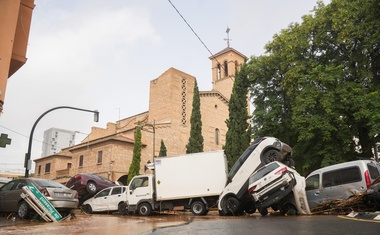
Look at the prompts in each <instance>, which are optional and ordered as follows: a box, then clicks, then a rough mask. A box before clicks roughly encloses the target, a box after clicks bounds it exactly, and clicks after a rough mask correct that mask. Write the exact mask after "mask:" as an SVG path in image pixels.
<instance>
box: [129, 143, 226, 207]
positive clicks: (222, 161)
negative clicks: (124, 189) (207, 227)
mask: <svg viewBox="0 0 380 235" xmlns="http://www.w3.org/2000/svg"><path fill="white" fill-rule="evenodd" d="M227 171H228V168H227V159H226V156H225V154H224V151H223V150H218V151H211V152H202V153H192V154H186V155H180V156H173V157H160V158H155V159H154V174H147V175H138V176H135V177H134V178H132V180H131V182H130V184H129V187H128V193H127V201H126V205H127V210H128V212H129V213H130V212H133V213H137V214H139V215H150V214H151V213H152V212H162V211H168V210H173V209H174V208H175V207H181V208H183V209H186V210H191V212H192V213H193V214H194V215H206V214H207V213H208V211H209V208H212V207H216V205H217V200H218V198H219V195H220V193H221V192H222V191H223V189H224V186H225V183H226V180H227Z"/></svg>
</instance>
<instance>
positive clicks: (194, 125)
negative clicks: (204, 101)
mask: <svg viewBox="0 0 380 235" xmlns="http://www.w3.org/2000/svg"><path fill="white" fill-rule="evenodd" d="M190 125H191V127H190V137H189V142H188V144H187V145H186V153H198V152H203V141H204V140H203V136H202V116H201V101H200V97H199V90H198V84H197V80H195V82H194V95H193V109H192V112H191V117H190Z"/></svg>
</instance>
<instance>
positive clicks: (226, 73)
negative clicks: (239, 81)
mask: <svg viewBox="0 0 380 235" xmlns="http://www.w3.org/2000/svg"><path fill="white" fill-rule="evenodd" d="M224 76H225V77H228V64H227V61H224Z"/></svg>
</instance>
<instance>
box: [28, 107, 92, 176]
mask: <svg viewBox="0 0 380 235" xmlns="http://www.w3.org/2000/svg"><path fill="white" fill-rule="evenodd" d="M56 109H75V110H79V111H84V112H91V113H94V121H95V122H98V121H99V111H98V110H88V109H80V108H75V107H70V106H59V107H55V108H52V109H49V110H48V111H46V112H44V113H43V114H42V115H41V116H40V117H39V118H38V119H37V120H36V122H35V123H34V125H33V127H32V130H31V132H30V136H29V145H28V152H27V153H26V154H25V162H24V166H25V178H28V177H29V170H30V168H31V166H32V164H31V162H30V157H31V156H30V155H31V152H32V140H33V133H34V129H35V128H36V126H37V123H38V122H39V121H40V120H41V118H43V117H44V116H45V115H46V114H48V113H50V112H51V111H53V110H56Z"/></svg>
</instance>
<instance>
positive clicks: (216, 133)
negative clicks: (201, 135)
mask: <svg viewBox="0 0 380 235" xmlns="http://www.w3.org/2000/svg"><path fill="white" fill-rule="evenodd" d="M215 144H216V145H219V129H218V128H216V129H215Z"/></svg>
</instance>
